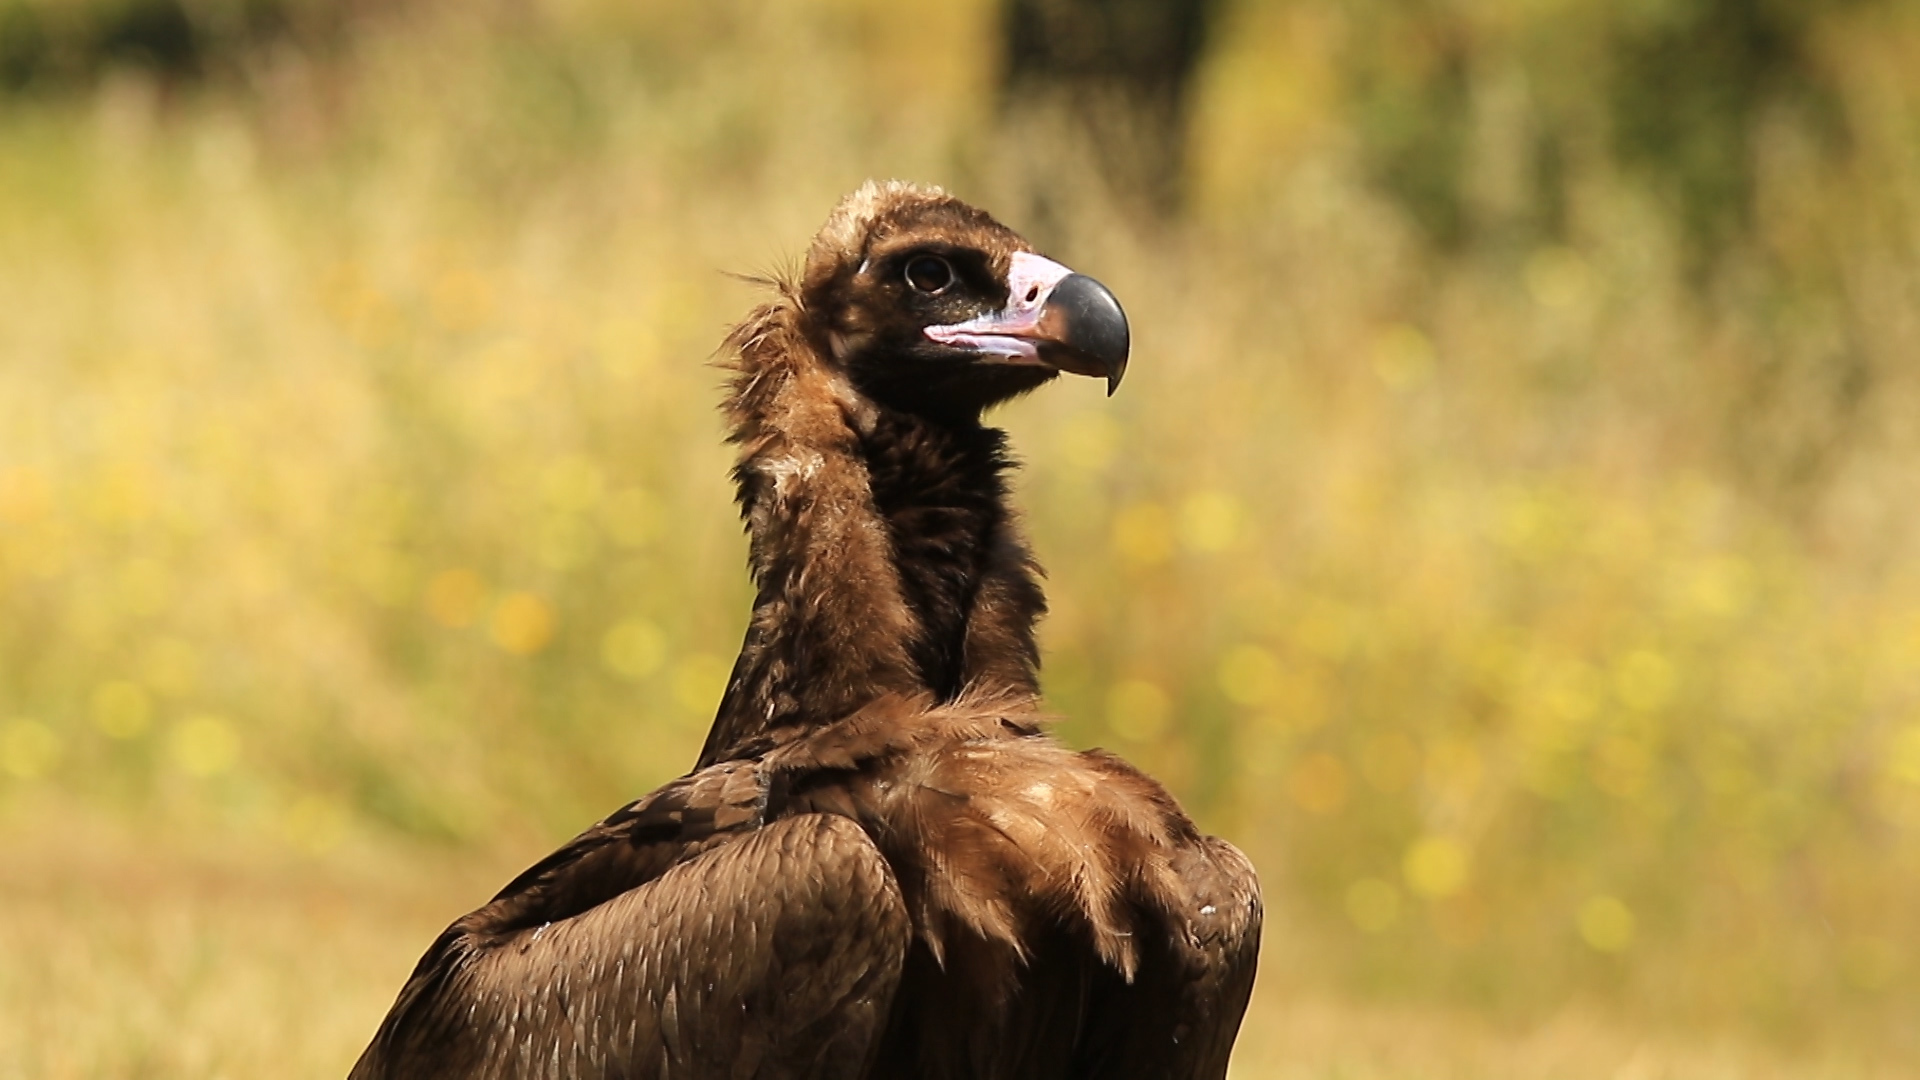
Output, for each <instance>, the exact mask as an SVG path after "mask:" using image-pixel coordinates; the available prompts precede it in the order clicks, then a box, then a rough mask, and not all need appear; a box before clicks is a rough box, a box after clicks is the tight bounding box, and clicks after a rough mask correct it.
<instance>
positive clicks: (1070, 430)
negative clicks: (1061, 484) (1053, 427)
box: [1060, 412, 1120, 472]
mask: <svg viewBox="0 0 1920 1080" xmlns="http://www.w3.org/2000/svg"><path fill="white" fill-rule="evenodd" d="M1119 447H1120V425H1119V423H1118V422H1116V421H1115V420H1114V419H1113V418H1112V417H1111V416H1108V415H1107V414H1106V413H1104V412H1082V413H1075V414H1074V415H1073V416H1071V417H1068V418H1067V422H1066V423H1065V424H1064V425H1063V426H1062V428H1061V431H1060V460H1062V461H1063V462H1065V463H1066V464H1067V465H1069V466H1071V467H1072V468H1075V469H1078V470H1080V471H1082V472H1099V471H1100V470H1102V469H1105V468H1106V467H1107V465H1108V464H1109V463H1110V462H1112V461H1113V456H1114V452H1115V451H1116V450H1118V449H1119Z"/></svg>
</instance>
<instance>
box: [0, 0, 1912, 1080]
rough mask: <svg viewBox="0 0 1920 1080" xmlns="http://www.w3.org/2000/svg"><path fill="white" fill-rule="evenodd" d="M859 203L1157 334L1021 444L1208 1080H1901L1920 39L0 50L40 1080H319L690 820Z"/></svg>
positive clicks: (1452, 20)
mask: <svg viewBox="0 0 1920 1080" xmlns="http://www.w3.org/2000/svg"><path fill="white" fill-rule="evenodd" d="M869 176H878V177H890V176H894V177H905V178H912V179H917V180H922V181H926V182H933V183H939V184H942V185H945V186H947V187H948V188H950V189H951V190H953V191H955V192H956V193H958V194H960V195H962V196H963V197H966V198H968V199H970V200H973V201H976V202H978V203H980V204H981V205H983V206H986V207H988V208H990V209H992V210H993V211H995V212H996V213H997V214H998V215H999V216H1000V217H1002V218H1003V219H1004V220H1006V221H1008V222H1009V223H1010V224H1012V225H1014V226H1015V227H1017V228H1020V229H1022V230H1023V231H1025V232H1026V233H1027V234H1028V235H1029V236H1030V237H1032V238H1033V239H1034V240H1035V241H1036V242H1037V243H1039V244H1040V245H1041V246H1042V247H1043V248H1045V249H1046V250H1048V251H1049V252H1050V253H1051V254H1054V255H1055V256H1057V257H1059V258H1061V259H1063V260H1064V261H1067V262H1069V263H1070V264H1072V265H1074V266H1076V267H1077V268H1080V269H1082V270H1084V271H1086V272H1088V273H1091V274H1093V275H1095V276H1097V277H1099V278H1101V279H1102V280H1103V281H1105V282H1107V283H1108V284H1109V285H1110V286H1112V287H1113V288H1114V290H1115V291H1116V292H1117V293H1118V294H1119V296H1120V297H1121V298H1122V299H1123V301H1124V302H1125V303H1126V305H1127V308H1128V311H1129V313H1130V314H1131V315H1132V317H1133V320H1134V325H1135V330H1136V334H1137V337H1136V352H1135V357H1134V364H1133V368H1132V371H1131V373H1130V375H1129V378H1128V381H1127V385H1126V386H1125V387H1124V389H1123V391H1122V392H1121V393H1120V394H1119V396H1117V397H1116V398H1114V399H1113V400H1111V401H1108V400H1106V399H1104V398H1103V397H1102V396H1101V393H1100V387H1098V386H1097V385H1094V384H1093V383H1092V382H1084V383H1081V382H1076V383H1074V384H1071V385H1061V386H1058V387H1054V388H1049V389H1048V390H1047V391H1045V392H1043V393H1041V394H1039V395H1036V396H1035V397H1034V398H1032V399H1030V400H1027V401H1023V402H1020V403H1017V404H1015V405H1013V406H1011V407H1010V408H1008V409H1006V410H1004V412H1003V413H1002V414H1001V420H1002V421H1004V423H1005V424H1006V425H1007V426H1008V427H1009V428H1011V429H1012V431H1013V434H1014V439H1015V444H1016V446H1017V447H1018V448H1019V450H1020V452H1021V453H1022V455H1023V456H1024V458H1025V459H1026V461H1027V462H1028V467H1027V469H1026V471H1025V472H1024V473H1023V474H1022V478H1021V480H1020V491H1019V499H1020V501H1021V503H1022V505H1023V506H1024V507H1025V509H1026V512H1027V514H1028V517H1029V521H1030V525H1031V529H1032V531H1033V533H1034V536H1035V540H1036V544H1037V547H1038V549H1039V552H1040V555H1041V557H1042V560H1043V561H1044V562H1045V563H1046V564H1047V565H1048V567H1049V569H1050V571H1051V596H1052V599H1053V604H1054V613H1053V615H1052V616H1051V617H1050V618H1049V620H1048V621H1047V623H1046V624H1045V647H1046V655H1047V679H1046V682H1047V688H1048V693H1049V696H1050V698H1051V702H1052V705H1053V706H1054V707H1055V708H1057V709H1058V710H1059V711H1060V712H1061V713H1062V714H1063V715H1064V717H1065V719H1064V720H1063V722H1062V723H1061V725H1060V729H1061V733H1062V735H1063V737H1064V738H1066V739H1068V740H1069V741H1071V742H1073V743H1075V744H1076V745H1094V744H1099V745H1106V746H1109V747H1112V748H1115V749H1117V750H1119V751H1121V752H1122V753H1124V754H1125V755H1127V756H1128V757H1130V758H1132V759H1133V760H1134V761H1136V762H1138V763H1139V764H1141V765H1142V766H1144V767H1145V768H1147V769H1148V770H1149V771H1151V772H1153V773H1154V774H1156V775H1158V776H1160V777H1162V778H1164V779H1166V780H1167V781H1168V782H1169V783H1170V784H1171V785H1172V787H1173V788H1174V789H1175V791H1176V792H1177V793H1178V794H1179V795H1180V797H1181V798H1182V799H1183V800H1184V801H1185V802H1186V804H1187V805H1188V807H1189V808H1190V809H1192V810H1193V811H1194V812H1195V814H1196V815H1197V816H1198V817H1199V818H1200V820H1201V821H1202V822H1203V824H1204V825H1206V826H1207V827H1208V828H1209V829H1210V830H1212V831H1216V832H1220V833H1223V834H1225V835H1227V836H1228V837H1230V838H1232V839H1233V840H1234V841H1235V842H1237V843H1238V844H1240V845H1241V846H1242V847H1244V848H1245V849H1246V850H1247V851H1248V852H1249V853H1250V854H1251V855H1252V856H1253V857H1254V859H1255V861H1256V862H1257V863H1258V864H1259V866H1260V868H1261V872H1262V875H1263V878H1264V881H1265V886H1266V892H1267V897H1268V905H1269V916H1268V919H1269V922H1268V931H1267V943H1266V955H1265V961H1264V964H1263V969H1262V972H1261V984H1260V989H1259V993H1258V995H1257V997H1256V999H1255V1003H1254V1006H1253V1010H1252V1012H1251V1013H1250V1015H1249V1018H1248V1022H1247V1027H1246V1031H1245V1033H1244V1034H1243V1037H1242V1040H1241V1052H1240V1054H1239V1057H1238V1059H1237V1061H1236V1066H1235V1072H1234V1075H1235V1076H1236V1077H1238V1078H1241V1080H1248V1078H1254V1077H1263V1076H1274V1077H1353V1078H1368V1077H1438V1076H1458V1077H1478V1076H1513V1077H1531V1076H1545V1075H1551V1076H1557V1077H1588V1076H1591V1077H1632V1078H1648V1077H1665V1076H1674V1077H1680V1076H1686V1077H1701V1076H1727V1077H1735V1076H1739V1077H1747V1076H1822V1077H1852V1076H1863V1077H1864V1076H1883V1075H1884V1076H1894V1075H1914V1072H1913V1071H1912V1070H1914V1069H1915V1068H1917V1067H1920V560H1917V559H1916V558H1915V552H1916V550H1920V549H1917V548H1916V543H1920V424H1917V423H1916V418H1920V365H1916V363H1915V359H1916V358H1920V10H1916V9H1915V7H1914V6H1913V5H1910V4H1903V3H1899V2H1897V0H1624V2H1623V0H1529V2H1526V3H1513V4H1498V3H1481V2H1475V0H1364V2H1338V0H1110V2H1107V3H1098V2H1095V0H1002V2H1001V3H998V4H996V3H994V2H993V0H944V2H938V3H927V4H916V5H901V4H894V3H889V2H886V0H817V2H811V3H803V2H799V0H715V2H709V3H706V4H702V5H697V6H696V5H685V4H676V3H667V2H652V0H617V2H616V0H486V2H481V3H450V2H440V0H380V2H376V0H0V853H4V858H0V1077H154V1078H171V1077H219V1076H233V1077H240V1076H261V1075H273V1076H313V1077H330V1076H340V1075H343V1074H344V1072H345V1070H346V1069H347V1067H348V1066H349V1065H350V1064H351V1062H352V1060H353V1059H354V1057H355V1056H356V1055H357V1054H358V1052H359V1050H360V1048H361V1047H362V1046H363V1045H364V1043H365V1041H366V1039H367V1038H368V1037H369V1035H370V1034H371V1032H372V1030H373V1028H374V1026H375V1024H376V1023H377V1022H378V1019H379V1017H380V1016H381V1015H382V1014H383V1012H384V1010H385V1009H386V1007H387V1005H388V1004H389V1003H390V1002H391V1000H392V996H393V994H394V992H395V991H396V990H397V989H398V987H399V985H400V983H401V981H402V980H403V979H404V977H405V975H406V973H407V971H408V970H409V969H410V968H411V966H412V964H413V962H414V960H415V959H416V958H417V957H418V955H419V953H420V952H421V951H422V950H423V949H424V948H425V946H426V945H427V943H428V941H429V940H430V939H431V937H432V936H433V935H434V934H435V933H436V932H437V931H438V930H439V929H440V928H441V927H443V926H444V925H445V924H446V923H447V922H448V921H450V920H451V919H452V918H453V917H454V916H456V915H458V914H460V913H463V912H465V911H467V910H469V909H470V908H472V907H473V906H476V905H477V904H478V903H480V902H481V901H483V900H484V899H485V897H486V896H488V895H490V894H491V892H492V890H493V889H495V888H497V887H498V886H499V885H500V884H501V883H502V882H504V881H505V880H506V879H507V878H508V877H509V876H511V875H512V874H513V873H515V872H517V871H518V870H519V869H521V868H522V867H524V866H525V865H527V864H528V863H530V862H531V861H533V860H534V859H535V858H537V857H539V856H541V855H543V854H545V853H546V852H547V851H548V850H550V849H551V847H552V846H554V845H555V844H557V843H558V842H560V841H562V840H564V839H565V838H567V837H569V836H571V835H572V834H574V833H575V832H577V831H578V830H579V829H581V828H582V827H584V826H585V825H587V824H588V823H590V822H591V821H593V820H595V819H597V818H598V817H599V816H600V815H602V814H604V813H605V812H607V811H609V810H611V809H613V808H614V807H616V806H618V805H620V804H621V803H622V802H623V801H625V800H626V799H628V798H630V797H632V796H634V795H636V794H638V793H641V792H644V791H646V790H649V789H650V788H652V787H653V786H655V785H657V784H659V783H661V782H662V781H664V780H666V779H668V778H669V777H672V776H675V775H678V774H679V773H681V772H683V771H684V770H685V769H686V768H687V767H688V766H689V765H690V764H691V762H692V760H693V758H694V756H695V754H696V752H697V750H698V748H699V745H700V741H701V738H702V736H703V734H704V732H705V727H706V724H707V722H708V720H709V719H710V717H711V714H712V710H713V707H714V705H715V703H716V701H717V699H718V695H719V691H720V688H721V685H722V683H723V681H724V677H725V673H726V671H727V668H728V665H729V663H730V661H731V657H732V654H733V651H734V649H735V648H736V647H737V644H738V641H739V636H740V633H741V630H742V628H743V626H744V622H745V615H746V611H747V606H748V603H749V600H750V593H749V591H748V589H747V586H746V581H745V571H744V567H743V560H744V542H743V540H742V538H741V535H740V529H739V526H738V523H737V519H736V517H735V514H734V511H733V508H732V506H731V504H730V491H729V487H728V484H727V481H726V477H725V473H726V469H727V467H728V463H729V458H728V454H727V452H726V450H725V448H724V447H723V446H722V444H721V435H722V431H721V428H720V424H719V419H718V417H717V415H716V413H715V411H714V408H713V406H714V405H715V403H716V402H717V400H718V389H717V388H718V385H719V383H720V379H721V376H720V373H719V372H718V371H716V370H715V369H714V368H713V367H711V366H710V365H709V363H708V361H709V360H710V359H711V357H712V353H713V350H714V348H715V347H716V345H717V343H718V342H719V340H720V337H721V335H722V333H723V332H724V329H725V327H726V326H727V324H728V323H729V322H730V321H731V320H734V319H736V318H738V317H739V316H740V315H741V314H743V313H744V312H745V311H746V310H747V308H748V307H749V306H751V305H752V304H753V303H755V302H756V300H757V296H756V293H755V291H754V289H753V287H751V286H749V285H747V284H744V283H742V282H741V281H739V280H737V279H735V278H733V277H729V276H728V274H729V273H733V272H739V273H749V274H750V273H756V272H766V271H769V270H777V269H779V268H782V267H787V266H791V265H792V264H793V262H794V260H795V259H796V258H797V256H798V255H799V254H800V253H801V252H803V251H804V249H805V245H806V243H807V240H808V238H809V237H810V236H811V234H812V232H813V230H814V229H815V228H816V227H817V225H818V223H819V222H820V220H821V219H822V218H823V217H824V216H825V214H826V212H827V210H828V209H829V208H830V207H831V206H832V204H833V203H834V201H835V200H836V199H837V198H838V197H839V195H840V194H841V193H843V192H844V191H846V190H848V189H850V188H852V187H853V186H855V185H856V184H858V183H859V182H860V181H861V180H863V179H865V178H867V177H869ZM1903 357H1904V358H1905V359H1902V358H1903Z"/></svg>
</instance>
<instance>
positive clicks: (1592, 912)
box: [1576, 895, 1635, 953]
mask: <svg viewBox="0 0 1920 1080" xmlns="http://www.w3.org/2000/svg"><path fill="white" fill-rule="evenodd" d="M1576 922H1577V923H1578V925H1579V928H1580V940H1582V941H1584V942H1586V943H1587V947H1588V948H1591V949H1593V950H1595V951H1597V952H1605V953H1617V952H1624V951H1626V948H1627V946H1629V945H1632V944H1633V935H1634V932H1635V920H1634V917H1633V912H1632V910H1630V909H1629V908H1628V907H1627V905H1625V904H1623V903H1621V902H1620V901H1619V900H1618V899H1616V898H1614V897H1611V896H1606V895H1601V896H1595V897H1592V898H1590V899H1588V900H1587V902H1586V903H1584V904H1581V905H1580V914H1579V917H1578V918H1577V920H1576Z"/></svg>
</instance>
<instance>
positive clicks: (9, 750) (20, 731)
mask: <svg viewBox="0 0 1920 1080" xmlns="http://www.w3.org/2000/svg"><path fill="white" fill-rule="evenodd" d="M60 751H61V745H60V736H58V735H56V734H54V732H53V729H52V728H49V727H48V726H47V725H45V724H43V723H41V722H40V721H38V720H27V719H18V720H9V721H7V723H6V725H5V726H4V727H0V771H4V772H6V773H8V774H9V775H11V776H15V777H18V778H19V779H21V780H35V779H38V778H40V777H42V776H45V775H46V774H47V773H48V772H50V771H51V770H52V769H53V767H54V765H55V764H57V763H58V762H59V760H60Z"/></svg>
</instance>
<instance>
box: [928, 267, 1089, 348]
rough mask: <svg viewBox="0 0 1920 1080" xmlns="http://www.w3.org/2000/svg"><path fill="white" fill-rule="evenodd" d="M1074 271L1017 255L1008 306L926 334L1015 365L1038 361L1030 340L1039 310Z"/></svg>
mask: <svg viewBox="0 0 1920 1080" xmlns="http://www.w3.org/2000/svg"><path fill="white" fill-rule="evenodd" d="M1072 273H1073V271H1071V270H1069V269H1067V268H1066V267H1064V266H1061V265H1060V264H1059V263H1057V262H1054V261H1053V260H1052V259H1048V258H1045V257H1042V256H1039V255H1035V254H1033V253H1031V252H1026V251H1016V252H1014V255H1013V263H1012V265H1010V266H1009V267H1008V268H1007V293H1008V298H1007V306H1006V307H1004V308H1002V309H1001V310H999V311H996V312H994V313H993V314H991V315H982V316H980V317H979V318H977V319H968V320H967V321H966V322H963V323H954V324H952V325H950V326H929V327H927V330H926V334H927V336H928V337H929V338H932V339H933V340H934V341H937V342H939V343H941V344H942V345H957V346H960V347H962V348H967V349H972V350H974V351H975V352H979V353H983V354H985V355H988V356H1001V357H1005V358H1006V359H1008V360H1012V361H1015V362H1019V361H1031V362H1035V363H1038V362H1039V360H1040V350H1039V347H1038V346H1037V345H1036V344H1035V343H1034V341H1033V340H1032V338H1033V336H1034V335H1036V334H1037V333H1039V330H1040V313H1041V309H1042V308H1043V307H1045V306H1046V303H1047V297H1049V296H1051V295H1053V288H1054V286H1056V285H1058V284H1060V282H1061V281H1062V280H1064V279H1065V278H1066V277H1068V276H1069V275H1071V274H1072Z"/></svg>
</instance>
